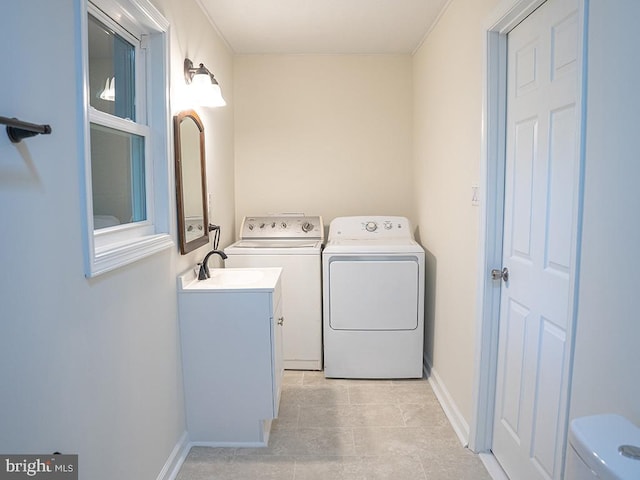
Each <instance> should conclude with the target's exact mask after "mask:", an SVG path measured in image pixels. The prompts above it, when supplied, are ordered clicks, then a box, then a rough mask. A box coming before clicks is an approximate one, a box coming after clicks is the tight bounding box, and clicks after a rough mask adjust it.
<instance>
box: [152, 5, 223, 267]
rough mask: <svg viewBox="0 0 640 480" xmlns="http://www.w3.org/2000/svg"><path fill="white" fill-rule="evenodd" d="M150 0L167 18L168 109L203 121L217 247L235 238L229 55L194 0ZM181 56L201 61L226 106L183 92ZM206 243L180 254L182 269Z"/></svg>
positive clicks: (202, 251) (200, 254)
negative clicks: (199, 101) (204, 103)
mask: <svg viewBox="0 0 640 480" xmlns="http://www.w3.org/2000/svg"><path fill="white" fill-rule="evenodd" d="M155 3H156V4H157V5H159V9H160V10H161V11H162V12H163V13H164V14H165V15H166V17H167V19H168V20H169V22H170V23H171V34H172V36H171V81H170V84H171V110H172V113H173V114H174V115H175V114H176V113H177V112H179V111H181V110H186V109H195V110H196V112H197V113H198V115H199V116H200V119H201V120H202V123H203V124H204V130H205V153H206V157H207V183H208V192H209V193H210V195H211V202H210V205H209V222H211V223H214V224H216V225H220V226H221V227H222V236H221V239H220V246H221V247H223V246H226V245H228V244H229V243H231V242H232V241H233V240H234V239H235V234H234V232H235V214H234V212H235V208H234V205H235V193H234V166H233V162H234V158H233V157H234V135H233V117H234V95H233V55H232V54H231V52H230V50H229V48H228V47H227V45H226V43H225V42H224V41H223V40H222V39H221V38H220V36H219V35H218V34H217V33H216V31H215V30H214V28H213V27H212V24H211V22H210V21H209V20H208V18H207V17H206V16H205V15H204V14H203V13H202V10H201V9H200V7H199V6H198V4H197V1H196V0H192V1H191V2H189V3H186V2H185V3H184V4H183V3H181V4H180V5H179V6H178V4H177V3H176V2H174V1H172V0H155ZM185 57H186V58H189V59H191V61H192V62H193V63H194V64H196V65H197V64H199V63H204V64H205V66H206V67H207V68H208V69H209V70H210V71H211V72H212V73H213V74H214V75H215V77H216V79H217V81H218V83H219V84H220V88H221V89H222V94H223V96H224V98H225V100H226V102H227V106H226V107H222V108H202V107H195V106H194V105H193V103H192V102H191V101H190V100H189V97H188V95H187V92H186V89H187V85H186V83H185V80H184V69H183V62H184V59H185ZM194 107H195V108H194ZM207 248H208V247H202V248H200V249H198V250H197V251H196V252H195V253H192V254H191V255H187V256H184V257H182V258H181V260H182V264H183V265H184V268H187V266H189V265H195V264H196V263H197V261H200V260H201V259H202V257H203V256H204V254H205V253H206V251H207V250H206V249H207ZM212 260H213V261H214V263H212V264H211V265H212V266H213V265H214V264H215V265H219V262H220V260H219V259H218V258H217V257H216V258H215V259H212Z"/></svg>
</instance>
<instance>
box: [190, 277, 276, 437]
mask: <svg viewBox="0 0 640 480" xmlns="http://www.w3.org/2000/svg"><path fill="white" fill-rule="evenodd" d="M225 270H227V272H224V271H225ZM248 270H252V271H253V272H258V274H259V275H253V276H252V274H251V272H249V271H248ZM234 271H237V272H235V273H234ZM280 272H281V269H280V268H261V269H213V270H212V278H211V279H210V280H204V281H198V280H195V278H191V277H192V274H186V275H184V276H182V277H179V278H178V308H179V317H180V337H181V346H182V370H183V378H184V392H185V410H186V416H187V430H188V433H189V439H190V441H191V442H193V443H195V444H201V445H202V444H205V445H220V446H243V445H244V446H257V445H266V443H267V441H268V435H269V429H270V425H271V419H273V418H276V417H277V415H278V406H279V402H280V392H281V384H282V374H283V356H282V322H283V318H282V306H281V289H280ZM218 273H220V275H221V276H219V277H216V275H217V274H218ZM236 273H237V275H235V274H236ZM224 275H226V277H225V278H222V276H224ZM234 275H235V276H234ZM256 277H259V278H257V279H256Z"/></svg>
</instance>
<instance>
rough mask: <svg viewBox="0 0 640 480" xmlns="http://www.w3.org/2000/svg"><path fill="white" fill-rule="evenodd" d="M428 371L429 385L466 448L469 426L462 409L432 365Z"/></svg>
mask: <svg viewBox="0 0 640 480" xmlns="http://www.w3.org/2000/svg"><path fill="white" fill-rule="evenodd" d="M427 370H428V371H429V372H430V375H429V377H428V380H429V384H430V385H431V388H433V392H434V393H435V394H436V397H437V398H438V401H439V402H440V405H441V406H442V409H443V410H444V413H445V415H446V416H447V418H448V419H449V423H451V426H452V427H453V430H454V431H455V432H456V435H457V436H458V438H459V439H460V442H461V443H462V445H464V446H465V447H466V446H467V445H469V424H468V423H467V421H466V420H465V419H464V417H463V416H462V413H460V409H459V408H458V406H457V405H456V402H454V401H453V398H452V397H451V394H450V393H449V390H447V387H446V385H445V384H444V382H443V381H442V379H441V378H440V376H439V375H438V372H437V371H436V370H435V368H433V367H432V366H430V365H427Z"/></svg>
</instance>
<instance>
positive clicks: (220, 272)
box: [178, 268, 282, 292]
mask: <svg viewBox="0 0 640 480" xmlns="http://www.w3.org/2000/svg"><path fill="white" fill-rule="evenodd" d="M281 271H282V269H281V268H211V269H210V270H209V273H210V275H211V278H207V279H206V280H198V279H197V277H196V275H195V273H194V272H192V271H191V272H187V273H185V274H184V275H182V276H180V277H179V279H178V280H179V281H178V287H179V288H180V290H181V291H185V292H187V291H211V290H222V291H234V290H273V289H274V288H275V285H276V283H277V282H278V278H279V277H280V272H281Z"/></svg>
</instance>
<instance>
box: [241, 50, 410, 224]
mask: <svg viewBox="0 0 640 480" xmlns="http://www.w3.org/2000/svg"><path fill="white" fill-rule="evenodd" d="M234 85H235V98H236V99H237V100H236V110H235V129H236V132H235V139H236V141H235V148H236V215H237V219H238V220H239V219H242V217H243V216H244V215H252V214H253V215H255V214H262V213H277V212H292V211H295V212H304V213H307V214H315V215H322V216H323V217H324V220H325V223H327V224H328V223H329V221H330V220H331V219H332V218H334V217H336V216H343V215H364V214H381V215H391V214H395V215H403V216H408V217H412V216H413V197H412V192H411V188H412V183H411V174H412V172H411V149H412V146H411V131H412V129H411V122H412V118H411V112H412V88H411V57H410V56H409V55H396V56H382V55H381V56H355V55H344V56H332V55H258V56H238V57H236V59H235V80H234Z"/></svg>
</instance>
